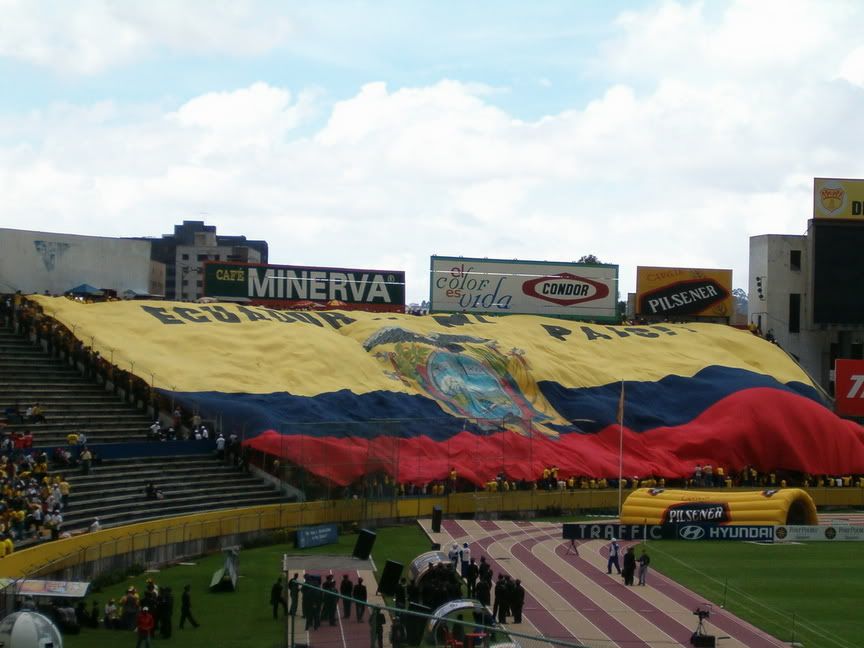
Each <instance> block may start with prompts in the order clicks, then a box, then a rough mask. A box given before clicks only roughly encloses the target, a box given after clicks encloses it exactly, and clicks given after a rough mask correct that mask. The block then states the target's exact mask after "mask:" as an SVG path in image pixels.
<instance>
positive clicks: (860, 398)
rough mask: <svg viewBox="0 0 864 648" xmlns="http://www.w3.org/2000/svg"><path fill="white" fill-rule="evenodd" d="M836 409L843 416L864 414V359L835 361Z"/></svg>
mask: <svg viewBox="0 0 864 648" xmlns="http://www.w3.org/2000/svg"><path fill="white" fill-rule="evenodd" d="M834 409H835V411H836V412H837V413H838V414H840V415H841V416H864V360H842V359H837V360H836V361H835V362H834Z"/></svg>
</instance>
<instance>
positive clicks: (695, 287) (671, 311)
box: [636, 266, 733, 317]
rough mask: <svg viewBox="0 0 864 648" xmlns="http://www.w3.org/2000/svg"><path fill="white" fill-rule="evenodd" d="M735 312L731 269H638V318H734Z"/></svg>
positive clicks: (641, 267)
mask: <svg viewBox="0 0 864 648" xmlns="http://www.w3.org/2000/svg"><path fill="white" fill-rule="evenodd" d="M732 310H733V309H732V271H731V270H719V269H708V268H655V267H643V266H640V267H638V268H637V269H636V314H637V315H642V316H655V317H669V316H702V317H730V316H731V315H732Z"/></svg>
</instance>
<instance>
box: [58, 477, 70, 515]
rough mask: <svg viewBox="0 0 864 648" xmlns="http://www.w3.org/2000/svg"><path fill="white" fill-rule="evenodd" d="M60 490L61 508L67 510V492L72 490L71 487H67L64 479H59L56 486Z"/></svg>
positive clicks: (67, 483)
mask: <svg viewBox="0 0 864 648" xmlns="http://www.w3.org/2000/svg"><path fill="white" fill-rule="evenodd" d="M57 487H58V488H59V489H60V495H61V498H62V502H63V508H64V509H65V508H67V507H68V506H69V492H70V491H71V490H72V486H70V485H69V482H68V481H66V479H65V478H63V477H61V478H60V483H59V484H58V485H57Z"/></svg>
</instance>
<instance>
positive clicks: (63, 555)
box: [0, 488, 864, 578]
mask: <svg viewBox="0 0 864 648" xmlns="http://www.w3.org/2000/svg"><path fill="white" fill-rule="evenodd" d="M808 492H809V493H810V495H811V497H813V500H814V501H815V503H816V504H817V505H818V506H820V507H824V506H844V507H845V506H858V507H861V506H864V489H859V488H853V489H829V488H825V489H811V490H810V491H808ZM627 494H629V491H628V492H625V495H627ZM617 500H618V493H617V491H615V490H612V489H607V490H596V491H591V490H588V491H524V492H523V491H519V492H509V493H454V494H451V495H445V496H440V497H414V498H407V497H406V498H395V499H387V500H383V501H380V500H369V499H349V500H322V501H315V502H296V503H285V504H272V505H267V506H256V507H248V508H243V509H227V510H223V511H211V512H208V513H198V514H194V515H187V516H180V517H172V518H165V519H161V520H152V521H148V522H140V523H137V524H130V525H126V526H122V527H115V528H109V529H104V530H102V531H98V532H95V533H85V534H81V535H77V536H73V537H71V538H64V539H60V540H55V541H52V542H47V543H44V544H40V545H37V546H34V547H30V548H26V549H23V550H21V551H17V552H15V553H13V554H11V555H9V556H6V557H5V558H2V559H0V577H7V578H24V577H39V576H48V575H57V574H60V573H65V574H67V575H70V574H71V575H75V576H76V577H78V576H87V577H90V576H92V574H97V573H100V570H104V569H108V568H111V566H112V565H114V564H115V563H116V562H117V561H116V559H117V558H118V557H119V558H120V559H121V561H122V562H123V563H124V564H135V563H140V564H149V563H159V562H169V561H171V560H176V559H180V558H181V557H184V556H192V555H200V554H202V553H207V552H208V551H215V550H217V549H218V548H219V547H220V546H221V545H222V544H226V543H227V544H232V543H235V542H236V541H243V540H245V539H248V538H253V537H255V536H257V535H262V534H264V533H272V532H274V531H283V530H287V531H293V530H295V529H297V528H299V527H302V526H310V525H316V524H327V523H340V524H352V523H357V524H368V523H373V522H386V521H397V520H411V519H417V518H422V517H429V516H431V515H432V509H433V508H434V507H436V506H440V507H441V509H442V510H443V512H444V514H445V515H465V516H469V515H476V516H480V517H482V516H484V515H488V516H494V515H498V514H520V513H531V512H538V513H541V514H542V513H543V512H544V511H546V512H550V513H557V512H559V511H586V512H587V511H605V512H610V513H612V512H613V511H615V509H616V506H617Z"/></svg>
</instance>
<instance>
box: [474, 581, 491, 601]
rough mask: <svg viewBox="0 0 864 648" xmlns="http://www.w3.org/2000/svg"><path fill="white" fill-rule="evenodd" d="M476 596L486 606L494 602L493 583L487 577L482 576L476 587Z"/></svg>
mask: <svg viewBox="0 0 864 648" xmlns="http://www.w3.org/2000/svg"><path fill="white" fill-rule="evenodd" d="M474 596H475V597H477V600H478V601H480V603H482V604H483V605H485V606H486V607H489V605H490V604H491V602H492V583H490V582H489V581H488V580H486V579H485V578H481V579H480V581H479V582H478V583H477V585H476V587H475V588H474Z"/></svg>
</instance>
